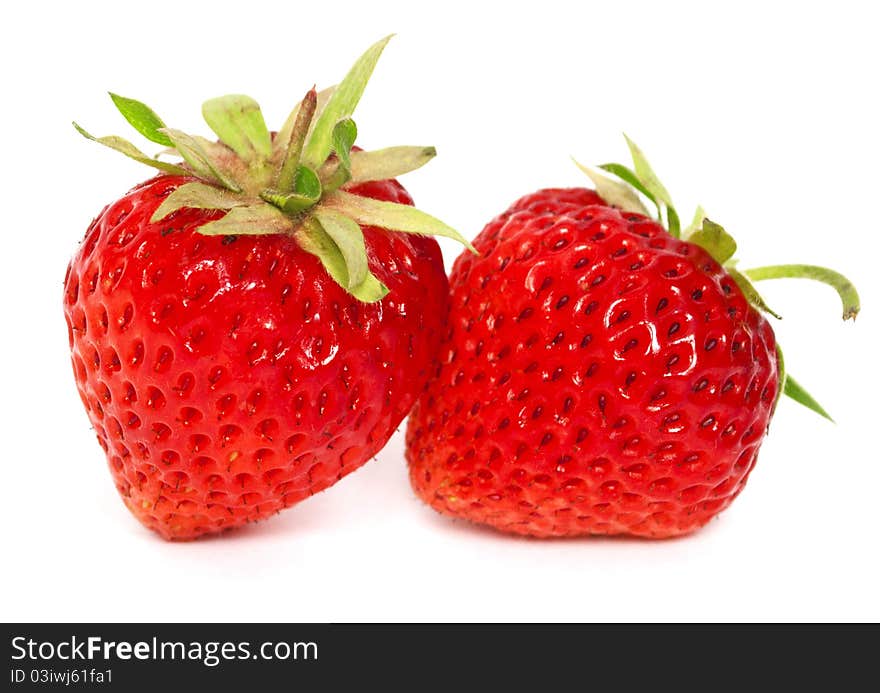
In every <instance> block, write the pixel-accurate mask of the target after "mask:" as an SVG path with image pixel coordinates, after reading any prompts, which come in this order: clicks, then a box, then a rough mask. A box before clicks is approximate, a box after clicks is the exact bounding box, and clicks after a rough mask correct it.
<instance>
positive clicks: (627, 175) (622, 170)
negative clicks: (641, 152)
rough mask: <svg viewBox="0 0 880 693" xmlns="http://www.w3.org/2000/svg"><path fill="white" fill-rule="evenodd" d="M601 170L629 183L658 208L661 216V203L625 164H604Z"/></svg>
mask: <svg viewBox="0 0 880 693" xmlns="http://www.w3.org/2000/svg"><path fill="white" fill-rule="evenodd" d="M599 168H601V169H602V170H603V171H608V173H611V174H613V175H615V176H617V177H618V178H620V179H621V180H622V181H624V182H626V183H629V184H630V185H631V186H633V187H634V188H635V189H636V190H638V191H639V192H640V193H642V195H644V196H645V197H647V198H648V199H649V200H650V201H651V202H652V203H653V204H654V206H655V207H657V215H658V216H659V214H660V203H659V202H657V198H656V197H654V195H652V194H651V191H650V190H648V189H647V188H646V187H645V186H644V185H642V182H641V181H640V180H639V178H638V176H636V174H635V173H634V172H633V171H632V170H631V169H629V168H627V167H626V166H624V165H623V164H602V165H601V166H599Z"/></svg>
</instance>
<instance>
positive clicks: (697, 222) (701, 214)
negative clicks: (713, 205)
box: [683, 205, 706, 240]
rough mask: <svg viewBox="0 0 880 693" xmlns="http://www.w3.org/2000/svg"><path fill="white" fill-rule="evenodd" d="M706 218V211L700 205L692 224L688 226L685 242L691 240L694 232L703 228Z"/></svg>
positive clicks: (685, 232) (684, 233)
mask: <svg viewBox="0 0 880 693" xmlns="http://www.w3.org/2000/svg"><path fill="white" fill-rule="evenodd" d="M705 218H706V210H705V209H703V208H702V207H700V206H699V205H698V206H697V209H696V211H694V218H693V219H692V220H691V223H690V224H688V225H687V228H686V229H685V230H684V232H683V235H684V238H685V240H687V239H688V238H690V236H691V235H692V234H693V233H694V231H696V230H697V229H699V228H700V227H702V225H703V219H705Z"/></svg>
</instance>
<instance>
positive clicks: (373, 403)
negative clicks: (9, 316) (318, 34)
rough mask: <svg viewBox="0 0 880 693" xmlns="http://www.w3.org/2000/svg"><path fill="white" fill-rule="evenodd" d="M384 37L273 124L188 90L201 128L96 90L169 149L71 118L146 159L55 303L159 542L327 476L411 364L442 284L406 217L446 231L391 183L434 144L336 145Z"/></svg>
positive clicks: (259, 510) (442, 302)
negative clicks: (171, 121) (209, 133)
mask: <svg viewBox="0 0 880 693" xmlns="http://www.w3.org/2000/svg"><path fill="white" fill-rule="evenodd" d="M386 41H387V39H385V40H383V41H380V42H379V43H377V44H375V45H374V46H373V47H371V48H370V49H369V50H368V51H367V52H366V53H365V54H364V55H363V56H362V57H361V58H360V60H359V61H358V62H357V63H356V64H355V66H354V67H353V68H352V70H351V72H350V73H349V74H348V76H347V77H346V78H345V79H344V80H343V82H342V83H340V85H339V87H338V88H337V89H336V90H335V91H334V90H327V91H325V92H322V93H321V94H317V93H316V92H315V91H314V89H313V90H311V91H310V92H309V93H308V94H307V95H306V97H305V99H303V101H302V103H301V104H300V106H299V107H298V108H297V109H295V110H294V112H293V113H292V114H291V117H290V118H289V119H288V122H287V124H285V126H284V127H283V128H282V129H281V130H280V131H279V132H278V134H277V135H275V136H274V137H273V136H272V135H271V134H270V132H269V131H268V130H267V128H266V126H265V124H264V122H263V118H262V115H261V113H260V109H259V106H258V105H257V104H256V103H255V102H254V101H253V100H252V99H250V98H248V97H245V96H228V97H221V98H219V99H213V100H211V101H208V102H207V103H206V104H205V105H204V107H203V113H204V116H205V119H206V121H207V122H208V124H209V125H210V126H211V128H212V129H213V130H214V131H215V133H216V134H217V135H218V137H219V139H220V141H219V142H213V141H209V140H207V139H203V138H199V137H194V136H190V135H187V134H185V133H182V132H180V131H178V130H174V129H171V128H167V127H165V124H164V123H163V122H162V120H161V119H160V118H159V116H157V115H156V114H155V112H153V111H152V110H151V109H149V108H148V107H147V106H145V105H144V104H142V103H140V102H138V101H135V100H133V99H127V98H123V97H119V96H116V95H112V96H113V100H114V102H115V104H116V106H117V107H118V108H119V110H120V111H121V112H122V114H123V115H124V116H125V117H126V119H127V120H128V121H129V122H130V123H131V124H132V125H134V126H135V128H136V129H137V130H138V131H139V132H140V133H141V134H143V135H144V136H145V137H146V138H147V139H150V140H152V141H154V142H156V143H158V144H162V145H164V146H165V147H168V148H170V151H171V152H173V153H175V154H178V155H179V156H180V157H182V159H183V163H180V164H177V163H167V162H166V161H165V160H163V159H159V158H151V157H149V156H147V155H145V154H143V153H142V152H140V150H138V149H137V148H136V147H135V146H134V145H132V144H131V143H129V142H127V141H125V140H122V139H121V138H118V137H105V138H93V137H92V136H91V135H89V134H88V133H86V132H85V131H84V130H82V128H79V126H76V127H77V129H78V130H79V131H80V132H81V133H82V134H84V135H85V136H86V137H88V138H89V139H93V140H96V141H98V142H100V143H102V144H105V145H107V146H109V147H111V148H113V149H116V150H118V151H121V152H122V153H123V154H126V155H127V156H130V157H131V158H134V159H136V160H138V161H141V162H143V163H146V164H149V165H151V166H153V167H154V168H158V169H159V170H160V173H159V174H158V175H157V176H156V177H154V178H152V179H150V180H147V181H146V182H144V183H142V184H140V185H138V186H136V187H134V188H133V189H132V190H130V191H129V192H128V193H126V194H125V195H123V196H122V197H121V198H119V199H118V200H116V201H115V202H113V203H112V204H110V205H108V206H107V207H106V208H105V209H104V210H103V211H102V212H101V214H100V215H99V216H98V217H97V219H95V220H94V221H93V222H92V224H91V226H90V227H89V229H88V231H87V232H86V235H85V240H84V241H83V243H82V245H81V246H80V248H79V249H78V251H77V252H76V254H75V256H74V257H73V259H72V260H71V262H70V265H69V267H68V270H67V276H66V278H65V282H64V312H65V317H66V319H67V325H68V328H69V337H70V347H71V352H72V361H73V370H74V375H75V379H76V384H77V387H78V389H79V393H80V396H81V398H82V401H83V404H84V405H85V408H86V411H87V412H88V416H89V419H90V421H91V423H92V426H93V427H94V430H95V432H96V433H97V437H98V442H99V443H100V444H101V447H102V448H103V449H104V451H105V452H106V455H107V460H108V462H109V466H110V471H111V473H112V476H113V480H114V482H115V484H116V487H117V489H118V491H119V494H120V495H121V496H122V499H123V501H124V502H125V505H126V506H127V507H128V509H129V510H130V511H131V512H132V513H133V514H134V515H135V517H137V518H138V519H139V520H140V521H141V522H142V523H143V524H144V525H146V526H147V527H149V528H150V529H153V530H155V531H156V532H158V533H159V534H160V535H161V536H163V537H165V538H166V539H191V538H195V537H198V536H201V535H204V534H209V533H215V532H220V531H222V530H225V529H228V528H231V527H237V526H239V525H242V524H244V523H246V522H251V521H255V520H260V519H263V518H265V517H268V516H269V515H272V514H273V513H276V512H277V511H279V510H281V509H283V508H286V507H289V506H291V505H294V504H296V503H298V502H299V501H301V500H303V499H305V498H308V497H309V496H311V495H312V494H314V493H317V492H318V491H321V490H322V489H325V488H327V487H328V486H331V485H332V484H334V483H335V482H337V481H338V480H339V479H341V478H342V477H343V476H345V475H346V474H349V473H351V472H352V471H354V470H356V469H357V468H358V467H360V466H361V465H363V464H364V463H365V462H366V461H367V460H369V459H370V458H371V457H372V456H373V455H375V454H376V453H377V452H378V451H379V450H380V449H381V448H382V447H383V446H384V445H385V443H386V441H387V440H388V438H389V437H390V435H391V434H392V433H393V432H394V430H395V428H396V427H397V426H398V424H399V423H400V422H401V420H402V419H403V417H404V416H406V414H407V412H408V411H409V409H410V407H411V405H412V403H413V401H414V399H415V397H416V395H417V393H418V392H419V390H420V389H421V388H422V386H423V384H424V382H425V380H426V378H427V376H428V369H429V366H430V364H431V360H432V358H433V355H434V351H435V349H436V347H437V345H438V342H439V339H440V336H441V331H442V329H443V326H444V320H445V315H446V310H447V303H446V301H447V298H446V297H447V293H448V284H447V279H446V275H445V272H444V268H443V263H442V258H441V255H440V250H439V247H438V245H437V243H436V241H435V240H434V239H432V238H427V237H425V236H424V235H423V234H430V233H435V234H442V235H447V236H452V237H458V234H457V233H456V232H455V231H453V230H452V229H451V228H449V227H448V226H446V225H444V224H443V223H442V222H440V221H438V220H437V219H434V218H433V217H430V216H428V215H427V214H425V213H423V212H419V211H418V210H415V209H414V208H413V207H412V199H411V198H410V196H409V194H408V193H407V192H406V190H404V188H403V187H402V186H401V185H400V184H399V183H397V181H396V180H393V179H394V177H395V176H397V175H399V174H401V173H405V172H407V171H409V170H412V169H415V168H417V167H419V166H421V165H422V164H423V163H425V162H426V161H427V160H428V159H430V158H431V157H432V156H433V155H434V151H433V149H432V148H426V147H396V148H390V149H385V150H380V151H376V152H364V151H361V150H360V149H358V148H357V147H353V144H354V140H355V136H356V127H355V125H354V122H353V121H352V120H351V118H350V115H351V113H352V111H353V109H354V107H355V105H356V104H357V102H358V100H359V98H360V95H361V93H362V91H363V88H364V86H365V84H366V80H367V78H368V77H369V75H370V73H371V72H372V70H373V67H374V65H375V63H376V61H377V60H378V58H379V55H380V53H381V51H382V49H383V47H384V46H385V43H386ZM401 232H404V233H401ZM413 234H416V235H413Z"/></svg>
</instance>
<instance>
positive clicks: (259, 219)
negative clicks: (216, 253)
mask: <svg viewBox="0 0 880 693" xmlns="http://www.w3.org/2000/svg"><path fill="white" fill-rule="evenodd" d="M293 229H294V224H293V220H292V219H291V218H290V217H288V216H286V215H285V214H283V213H282V212H281V211H280V210H278V209H276V208H275V207H273V206H272V205H266V204H256V205H249V206H246V207H234V208H232V209H230V210H229V212H228V213H227V214H226V216H225V217H223V218H222V219H218V220H217V221H211V222H208V223H207V224H204V225H203V226H200V227H199V228H198V232H199V233H201V234H204V235H205V236H264V235H268V234H290V233H292V232H293Z"/></svg>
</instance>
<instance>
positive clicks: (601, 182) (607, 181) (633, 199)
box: [572, 158, 650, 216]
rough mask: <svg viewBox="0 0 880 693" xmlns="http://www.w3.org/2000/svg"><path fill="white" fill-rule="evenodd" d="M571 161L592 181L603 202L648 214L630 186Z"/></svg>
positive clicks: (637, 212)
mask: <svg viewBox="0 0 880 693" xmlns="http://www.w3.org/2000/svg"><path fill="white" fill-rule="evenodd" d="M572 161H574V164H575V166H577V167H578V168H579V169H580V170H581V171H583V172H584V173H585V174H586V175H587V177H588V178H589V179H590V180H591V181H593V185H595V186H596V192H597V193H598V194H599V197H601V198H602V199H603V200H605V202H607V203H608V204H610V205H613V206H614V207H619V208H620V209H622V210H623V211H625V212H635V213H636V214H644V215H645V216H650V214H649V213H648V210H647V209H645V205H643V204H642V201H641V200H640V199H639V196H638V195H637V194H636V191H635V190H633V188H632V186H630V185H627V184H626V183H621V182H619V181H616V180H614V179H612V178H609V177H608V176H603V175H602V174H601V173H599V172H598V171H595V170H593V169H591V168H589V167H588V166H584V165H583V164H581V163H580V162H578V161H577V160H576V159H574V158H573V159H572Z"/></svg>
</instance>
